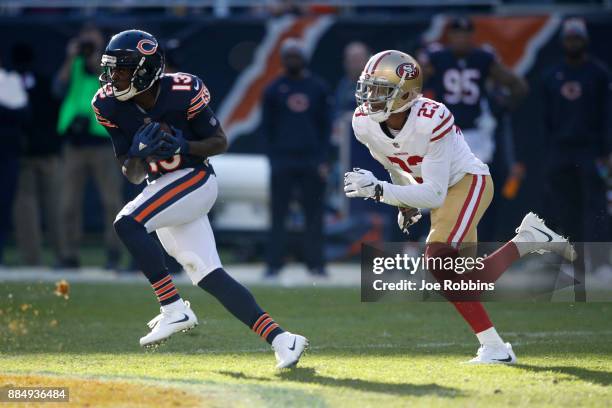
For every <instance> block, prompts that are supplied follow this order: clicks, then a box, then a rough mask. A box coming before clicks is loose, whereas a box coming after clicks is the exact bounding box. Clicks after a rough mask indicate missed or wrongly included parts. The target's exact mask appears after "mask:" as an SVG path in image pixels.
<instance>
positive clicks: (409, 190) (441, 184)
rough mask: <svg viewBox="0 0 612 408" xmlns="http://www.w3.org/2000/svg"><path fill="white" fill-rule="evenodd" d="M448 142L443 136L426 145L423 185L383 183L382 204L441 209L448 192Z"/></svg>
mask: <svg viewBox="0 0 612 408" xmlns="http://www.w3.org/2000/svg"><path fill="white" fill-rule="evenodd" d="M451 143H452V138H450V137H444V138H442V139H440V140H438V141H436V142H432V143H431V144H430V145H429V151H428V152H427V154H426V155H425V157H424V158H423V163H422V165H421V166H422V170H421V171H422V174H423V184H415V185H409V186H398V185H394V184H391V183H386V182H383V199H382V201H383V202H384V203H386V204H389V205H394V206H399V207H415V208H438V207H440V206H441V205H442V204H443V203H444V199H445V198H446V193H447V191H448V180H449V176H450V153H451V147H452V146H451Z"/></svg>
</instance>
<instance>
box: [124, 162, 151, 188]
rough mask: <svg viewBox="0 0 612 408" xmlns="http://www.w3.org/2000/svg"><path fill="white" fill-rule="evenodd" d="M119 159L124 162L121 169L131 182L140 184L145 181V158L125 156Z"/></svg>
mask: <svg viewBox="0 0 612 408" xmlns="http://www.w3.org/2000/svg"><path fill="white" fill-rule="evenodd" d="M119 160H120V162H121V161H122V162H123V165H122V166H121V171H122V173H123V175H124V176H125V177H126V178H127V179H128V181H129V182H130V183H132V184H140V183H142V182H143V181H144V179H145V178H146V176H147V164H146V163H145V162H144V160H142V159H139V158H137V157H131V158H129V159H125V157H123V158H120V159H119Z"/></svg>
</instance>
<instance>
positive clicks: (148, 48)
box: [136, 38, 157, 55]
mask: <svg viewBox="0 0 612 408" xmlns="http://www.w3.org/2000/svg"><path fill="white" fill-rule="evenodd" d="M136 48H138V51H140V52H141V53H142V54H144V55H153V54H155V51H157V43H156V42H155V41H152V40H148V39H146V38H145V39H144V40H140V41H138V44H137V45H136Z"/></svg>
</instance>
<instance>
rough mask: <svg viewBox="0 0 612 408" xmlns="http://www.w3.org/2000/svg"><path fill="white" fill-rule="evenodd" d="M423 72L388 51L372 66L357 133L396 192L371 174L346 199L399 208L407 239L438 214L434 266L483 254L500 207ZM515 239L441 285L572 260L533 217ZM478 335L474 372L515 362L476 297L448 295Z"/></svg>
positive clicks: (364, 78)
mask: <svg viewBox="0 0 612 408" xmlns="http://www.w3.org/2000/svg"><path fill="white" fill-rule="evenodd" d="M421 86H422V72H421V68H420V67H419V64H418V63H417V61H416V60H415V59H414V58H413V57H411V56H410V55H408V54H405V53H403V52H400V51H395V50H387V51H382V52H379V53H378V54H376V55H374V56H373V57H372V58H370V60H369V61H368V63H367V64H366V66H365V68H364V70H363V73H362V74H361V77H360V79H359V81H358V84H357V91H356V95H355V96H356V98H357V104H358V107H357V109H356V110H355V114H354V116H353V130H354V132H355V136H356V137H357V139H358V140H359V141H360V142H361V143H363V144H364V145H365V146H366V147H367V148H368V149H369V150H370V153H371V154H372V156H373V157H374V158H375V159H376V160H377V161H378V162H380V164H382V165H383V166H384V167H385V169H386V170H387V171H388V172H389V175H390V177H391V181H392V182H391V183H389V182H386V181H381V180H377V179H376V178H375V177H374V175H373V174H372V173H371V172H370V171H368V170H364V169H353V171H349V172H347V173H346V175H345V181H344V184H345V187H344V191H345V193H346V195H347V196H348V197H351V198H352V197H363V198H371V199H374V200H375V201H377V202H380V203H385V204H388V205H393V206H396V207H399V213H398V225H399V227H400V229H401V230H402V231H404V232H407V229H408V227H409V226H410V225H412V224H413V223H415V222H417V221H418V220H419V219H420V218H421V214H420V211H419V209H420V208H429V209H431V230H430V232H429V235H428V236H427V242H426V243H427V249H426V253H425V256H426V258H427V259H431V258H437V257H443V258H447V257H457V256H459V255H462V256H466V255H470V254H472V255H473V254H474V253H475V248H476V245H475V244H476V242H477V234H476V229H477V226H478V222H479V221H480V219H481V218H482V215H483V214H484V212H485V210H486V209H487V207H488V206H489V204H490V203H491V199H492V197H493V181H492V179H491V176H490V174H489V168H488V167H487V165H486V164H484V163H483V162H481V161H480V160H479V159H478V158H476V157H475V156H474V154H472V152H471V151H470V148H469V147H468V145H467V144H466V142H465V141H464V139H463V136H462V134H461V130H460V129H459V128H458V127H457V126H456V125H455V124H454V120H453V114H452V113H451V112H450V111H449V109H448V108H446V106H444V104H442V103H440V102H436V101H434V100H431V99H427V98H424V97H423V96H422V95H421ZM516 233H517V234H516V236H515V237H514V238H512V239H511V240H510V241H508V242H507V243H506V244H505V245H503V246H502V247H501V248H499V249H498V250H497V251H495V252H494V253H493V254H491V255H489V256H487V257H486V258H485V259H484V261H483V264H484V268H483V269H482V270H479V271H476V270H474V271H472V272H470V273H467V274H465V275H462V274H458V273H455V272H454V271H453V270H449V269H444V268H442V265H441V264H444V263H443V262H428V265H430V266H431V265H433V266H432V267H430V268H429V270H430V272H431V273H432V274H433V275H434V277H435V278H436V279H437V280H438V281H445V280H452V281H459V280H465V279H473V280H474V281H475V280H476V279H479V280H480V281H484V282H494V281H495V280H497V278H499V276H501V274H502V273H503V272H504V271H505V270H506V269H507V268H508V267H509V266H510V265H511V264H512V263H513V262H514V261H515V260H517V259H519V258H520V257H522V256H524V255H526V254H528V253H530V252H536V251H537V252H539V253H542V252H543V251H553V252H556V253H558V254H559V255H561V256H563V257H564V258H565V259H567V260H570V261H572V260H574V259H575V257H576V252H575V251H574V249H573V247H572V245H571V244H570V243H569V242H568V240H567V239H566V238H564V237H562V236H560V235H559V234H557V233H555V232H554V231H552V230H551V229H549V228H548V227H546V225H545V224H544V222H543V220H541V219H540V218H538V217H537V216H536V215H535V214H533V213H528V214H527V215H526V216H525V218H524V219H523V221H522V222H521V225H520V226H519V227H518V228H517V230H516ZM443 294H444V295H445V297H446V298H447V299H448V300H449V301H451V302H452V303H453V305H454V306H455V307H456V309H457V310H458V312H459V313H460V314H461V315H462V316H463V318H464V319H465V320H466V322H467V323H468V324H469V325H470V326H471V328H472V330H473V331H474V333H475V334H476V336H477V338H478V340H479V342H480V348H479V349H478V353H477V355H476V357H475V358H473V359H472V360H470V362H471V363H475V364H483V363H484V364H491V363H506V364H513V363H515V362H516V356H515V354H514V352H513V351H512V347H511V346H510V344H509V343H504V342H503V340H502V339H501V337H500V336H499V334H498V333H497V331H496V330H495V328H494V326H493V324H492V323H491V321H490V320H489V317H488V315H487V312H486V311H485V309H484V307H483V305H482V303H481V302H479V301H477V300H474V299H475V298H474V294H473V293H465V292H463V293H461V292H453V293H451V292H450V291H446V292H443Z"/></svg>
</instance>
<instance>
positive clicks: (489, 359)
mask: <svg viewBox="0 0 612 408" xmlns="http://www.w3.org/2000/svg"><path fill="white" fill-rule="evenodd" d="M467 363H468V364H516V354H514V351H512V346H511V345H510V343H506V344H503V345H499V346H491V345H481V346H480V348H479V349H478V352H477V353H476V357H474V358H473V359H471V360H470V361H468V362H467Z"/></svg>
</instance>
